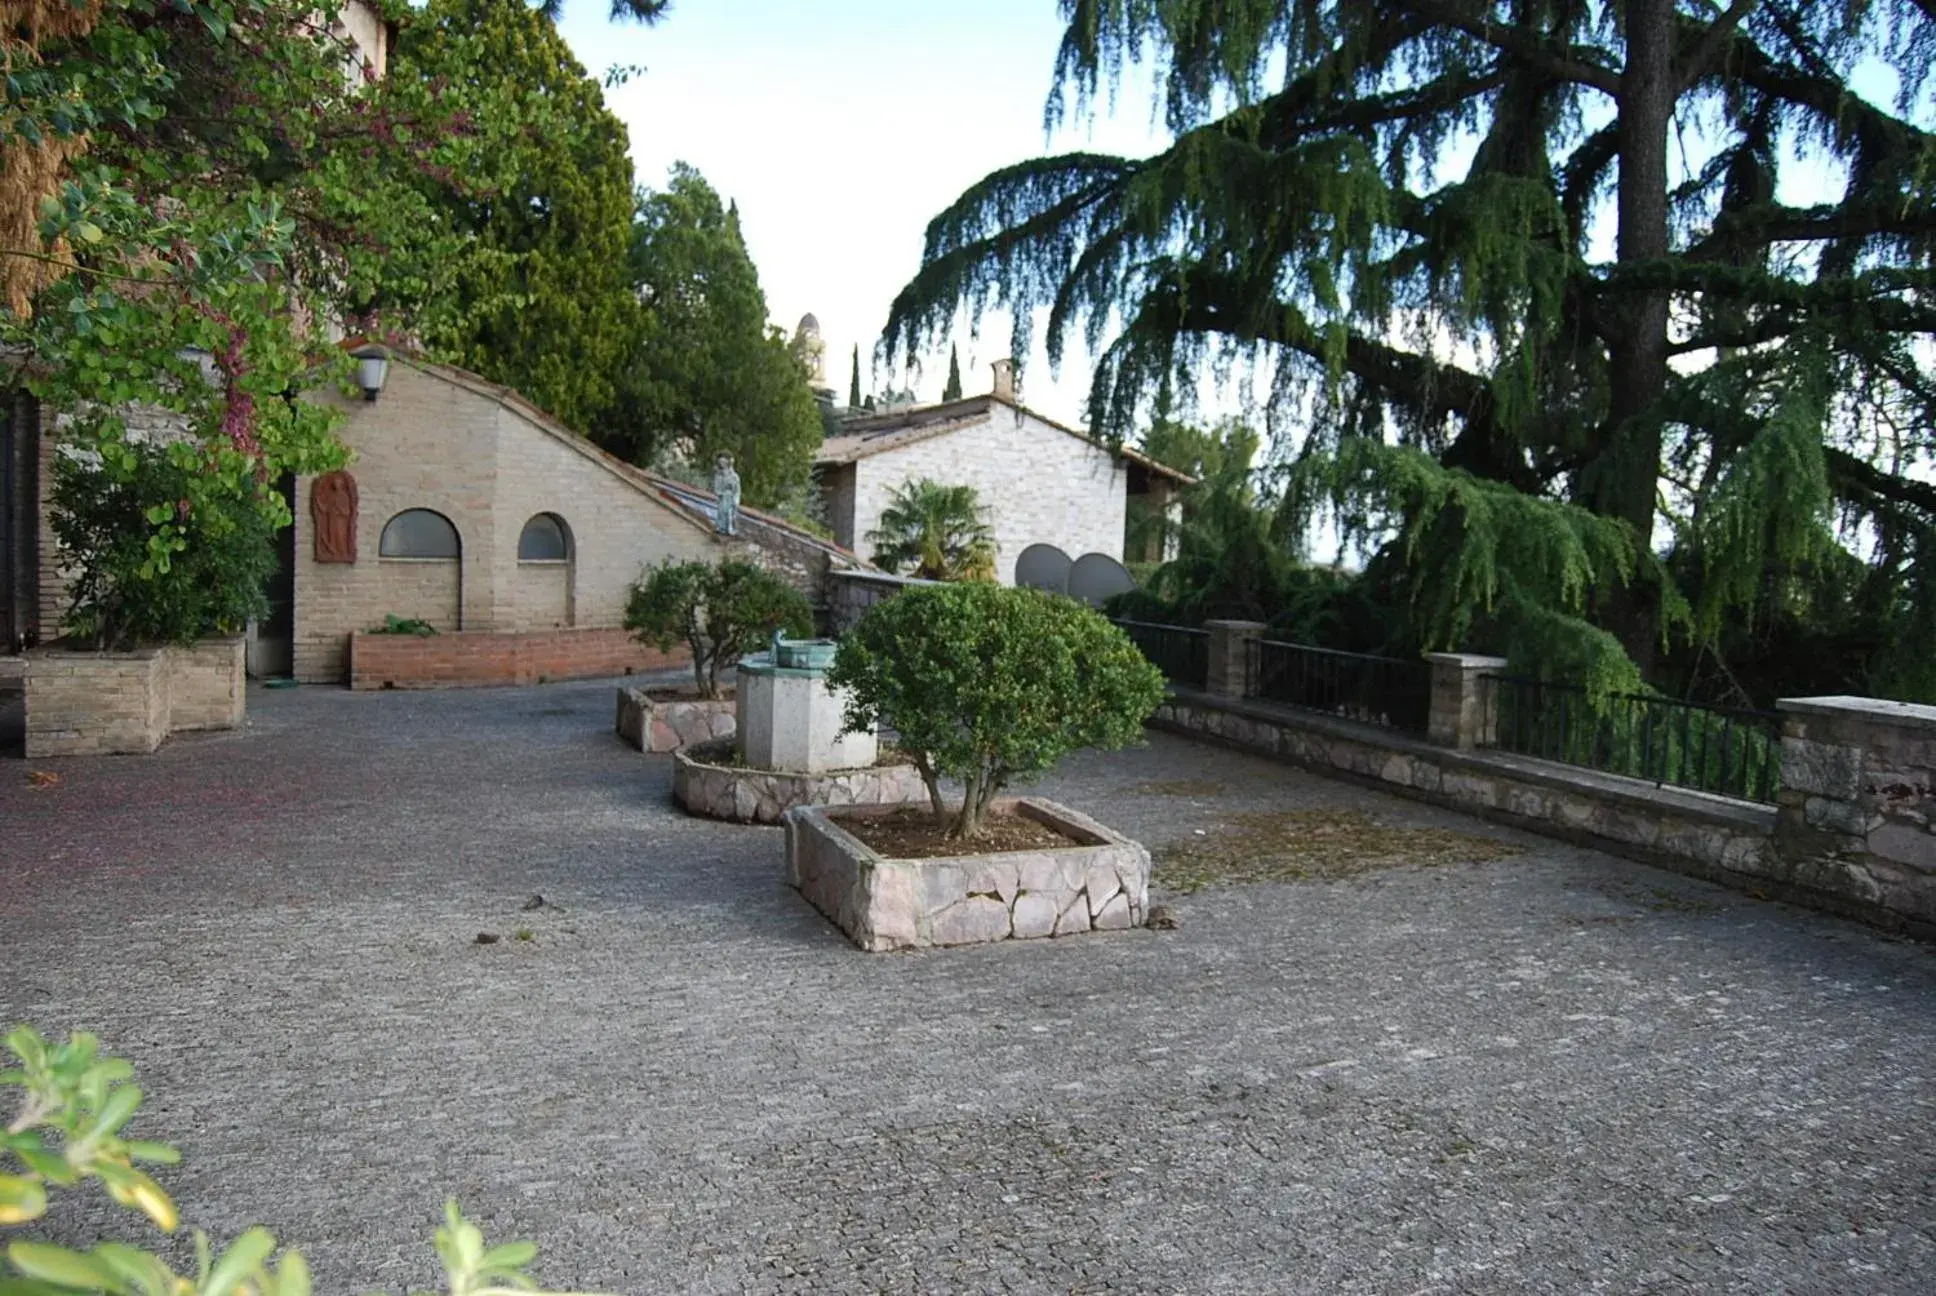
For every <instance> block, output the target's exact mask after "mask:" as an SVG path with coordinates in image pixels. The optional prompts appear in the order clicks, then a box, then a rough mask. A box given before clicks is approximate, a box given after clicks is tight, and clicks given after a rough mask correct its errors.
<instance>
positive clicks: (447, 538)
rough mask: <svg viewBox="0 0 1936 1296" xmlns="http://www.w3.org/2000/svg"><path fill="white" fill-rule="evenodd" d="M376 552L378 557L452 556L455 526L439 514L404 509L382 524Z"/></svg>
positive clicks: (455, 545) (456, 551) (455, 544)
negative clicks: (381, 535)
mask: <svg viewBox="0 0 1936 1296" xmlns="http://www.w3.org/2000/svg"><path fill="white" fill-rule="evenodd" d="M376 552H377V556H378V557H380V558H455V557H457V556H458V555H459V553H460V549H459V546H458V542H457V528H456V527H454V526H452V525H451V524H450V519H449V518H447V517H445V516H444V515H443V514H442V513H433V512H431V511H430V510H429V509H405V510H404V511H403V512H401V513H399V514H397V515H396V516H395V517H393V518H391V519H390V520H389V521H388V522H385V523H384V524H383V538H382V539H381V540H380V541H378V542H377V547H376Z"/></svg>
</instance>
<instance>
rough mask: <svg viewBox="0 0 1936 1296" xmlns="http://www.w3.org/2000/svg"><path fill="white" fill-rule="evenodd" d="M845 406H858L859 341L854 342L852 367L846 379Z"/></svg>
mask: <svg viewBox="0 0 1936 1296" xmlns="http://www.w3.org/2000/svg"><path fill="white" fill-rule="evenodd" d="M847 408H848V409H859V408H860V343H858V342H856V343H854V367H853V372H852V373H851V374H850V375H849V377H848V379H847Z"/></svg>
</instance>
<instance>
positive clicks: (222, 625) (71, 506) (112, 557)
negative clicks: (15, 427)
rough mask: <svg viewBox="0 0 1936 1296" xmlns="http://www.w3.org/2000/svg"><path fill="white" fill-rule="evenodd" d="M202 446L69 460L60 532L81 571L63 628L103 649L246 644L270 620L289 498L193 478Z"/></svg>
mask: <svg viewBox="0 0 1936 1296" xmlns="http://www.w3.org/2000/svg"><path fill="white" fill-rule="evenodd" d="M199 453H200V452H199V448H198V447H196V446H194V445H192V444H188V443H178V444H175V445H170V446H151V445H140V444H120V445H117V446H111V447H109V454H110V456H111V457H102V456H100V455H98V454H97V455H94V456H89V457H80V456H76V455H73V454H63V455H61V456H59V457H58V458H56V460H55V467H54V489H53V496H52V503H53V527H54V535H55V536H56V537H57V538H58V539H59V541H60V544H61V548H62V550H63V555H64V557H66V558H67V559H68V560H69V561H70V562H71V563H72V564H73V567H74V578H73V583H72V585H71V586H70V588H69V594H70V598H71V605H70V608H69V611H68V614H67V620H66V628H67V632H68V635H69V637H70V638H73V639H75V640H78V641H82V642H88V643H92V644H93V645H94V647H96V648H98V649H125V648H132V647H136V646H138V645H144V644H166V643H193V642H194V641H195V640H197V639H199V638H201V637H202V636H203V635H209V634H239V633H241V632H242V630H243V629H244V628H245V627H246V626H247V624H248V622H249V619H250V618H251V617H256V616H260V615H262V614H263V613H264V612H266V611H267V610H268V601H267V600H266V599H265V597H264V596H263V587H264V585H265V584H266V583H267V582H268V580H269V578H270V576H272V575H273V574H274V573H275V567H276V551H275V543H274V541H275V534H276V531H277V529H278V528H279V527H280V526H281V525H283V523H284V522H285V521H286V519H287V516H288V510H287V508H286V507H285V506H284V505H283V502H282V498H281V497H280V496H279V495H277V494H276V493H275V492H274V491H272V490H270V489H268V488H267V487H266V486H264V485H263V484H262V483H260V482H259V481H257V480H256V479H255V478H254V477H251V476H247V475H241V474H238V475H237V476H235V477H234V478H233V479H232V480H229V481H226V482H222V483H220V485H219V488H214V487H212V486H211V484H210V483H209V482H208V481H206V480H205V479H204V480H198V477H199V476H200V474H201V473H202V471H203V466H202V464H201V463H200V461H199V458H198V456H199Z"/></svg>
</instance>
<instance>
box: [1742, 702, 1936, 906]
mask: <svg viewBox="0 0 1936 1296" xmlns="http://www.w3.org/2000/svg"><path fill="white" fill-rule="evenodd" d="M1781 709H1782V711H1783V712H1784V713H1785V714H1784V717H1783V721H1782V740H1781V809H1780V816H1779V821H1778V828H1777V832H1776V845H1777V851H1776V854H1777V863H1778V865H1779V867H1780V868H1782V869H1783V870H1784V873H1785V876H1786V878H1787V880H1788V881H1790V882H1791V883H1792V884H1794V885H1796V886H1799V887H1807V888H1810V889H1814V890H1822V891H1828V892H1832V893H1835V894H1845V895H1853V896H1855V897H1857V898H1859V899H1860V900H1861V901H1862V902H1863V903H1865V904H1869V905H1873V906H1876V907H1878V908H1880V909H1882V910H1884V911H1887V912H1889V913H1891V914H1897V915H1900V916H1901V917H1902V919H1903V920H1904V923H1905V925H1908V926H1912V927H1916V928H1920V929H1922V930H1925V931H1930V932H1936V707H1930V706H1915V705H1912V704H1910V703H1906V702H1883V701H1878V700H1876V699H1874V698H1857V697H1824V698H1789V699H1785V700H1784V701H1783V702H1782V703H1781Z"/></svg>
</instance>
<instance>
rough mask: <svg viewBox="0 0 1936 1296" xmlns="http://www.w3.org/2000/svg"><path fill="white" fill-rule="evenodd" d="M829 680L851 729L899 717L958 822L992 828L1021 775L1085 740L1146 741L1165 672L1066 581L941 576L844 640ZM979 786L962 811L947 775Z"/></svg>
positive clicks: (961, 835) (889, 604)
mask: <svg viewBox="0 0 1936 1296" xmlns="http://www.w3.org/2000/svg"><path fill="white" fill-rule="evenodd" d="M827 682H828V684H830V685H832V686H833V687H835V688H838V689H842V690H844V691H845V693H846V698H847V701H846V722H847V727H848V728H849V729H867V728H871V727H872V726H874V725H876V724H878V723H880V722H881V721H882V720H885V721H886V722H887V723H889V724H890V725H892V726H893V727H894V728H895V730H896V731H897V732H898V733H899V735H900V738H899V740H898V741H899V746H900V747H901V749H902V750H903V751H906V752H907V753H908V755H909V757H910V758H911V759H912V760H913V761H914V764H915V767H916V768H917V769H918V770H920V772H921V779H922V782H924V783H925V784H926V785H927V789H928V799H929V801H930V803H931V804H932V805H933V807H934V814H935V818H936V819H937V820H939V821H942V822H946V823H947V824H948V829H947V832H948V835H949V836H950V837H953V838H957V839H972V838H974V837H976V836H978V835H980V833H981V830H982V825H983V823H984V821H985V820H986V818H987V815H988V807H989V805H990V804H991V803H992V802H993V801H994V799H995V797H996V796H997V794H999V793H1000V792H1001V791H1002V789H1003V788H1005V787H1007V786H1008V784H1009V783H1010V782H1012V781H1014V780H1016V779H1021V778H1027V777H1029V776H1032V775H1035V774H1039V773H1041V772H1043V771H1044V770H1047V769H1049V768H1051V767H1052V766H1054V765H1055V763H1056V762H1057V761H1059V760H1061V759H1062V757H1064V756H1066V755H1068V754H1069V753H1070V752H1072V751H1075V750H1078V749H1079V748H1083V747H1106V748H1118V747H1124V746H1127V745H1128V744H1129V743H1131V742H1133V741H1134V740H1135V739H1136V737H1137V735H1138V734H1139V733H1141V731H1142V725H1143V721H1144V720H1145V719H1146V718H1147V717H1148V716H1149V714H1150V712H1152V711H1154V710H1155V709H1156V708H1157V705H1158V704H1159V703H1161V702H1162V700H1163V692H1164V686H1163V676H1162V673H1161V672H1160V671H1158V670H1157V669H1156V668H1155V667H1154V666H1152V665H1150V663H1149V662H1148V660H1147V659H1145V658H1144V656H1143V654H1142V653H1141V652H1139V651H1138V650H1137V648H1136V646H1135V645H1134V644H1132V643H1131V642H1130V641H1129V639H1128V637H1127V636H1125V635H1124V634H1123V632H1122V631H1121V630H1118V629H1117V628H1116V627H1115V626H1113V625H1111V624H1110V623H1109V622H1108V621H1107V620H1105V619H1104V618H1102V617H1101V616H1099V615H1097V614H1096V613H1095V612H1092V611H1090V610H1089V609H1088V608H1086V607H1084V606H1082V605H1081V604H1079V603H1076V602H1074V601H1072V600H1070V599H1067V598H1063V597H1061V596H1060V595H1055V594H1047V593H1043V592H1042V591H1039V590H1030V589H1007V588H1003V587H1001V586H996V585H982V584H961V585H931V586H922V587H918V588H913V589H908V590H905V591H903V592H902V593H900V594H898V595H896V596H895V597H894V598H891V599H888V600H885V601H884V602H881V603H877V604H875V605H874V606H873V607H872V608H870V609H869V610H868V612H867V615H866V616H864V617H862V618H861V621H860V624H859V625H857V626H856V627H854V629H853V631H852V632H851V633H849V634H848V635H847V636H846V637H845V638H843V639H842V640H841V641H840V649H839V651H838V652H837V653H836V654H835V656H834V664H833V667H832V669H831V670H829V671H828V673H827ZM943 775H947V776H948V777H951V778H955V779H959V780H960V781H961V782H962V784H963V785H964V787H965V795H964V796H963V799H962V804H961V808H960V810H959V811H956V812H955V813H954V815H953V818H952V820H950V819H949V812H948V807H947V804H946V802H945V801H944V800H943V799H942V795H941V777H942V776H943Z"/></svg>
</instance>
